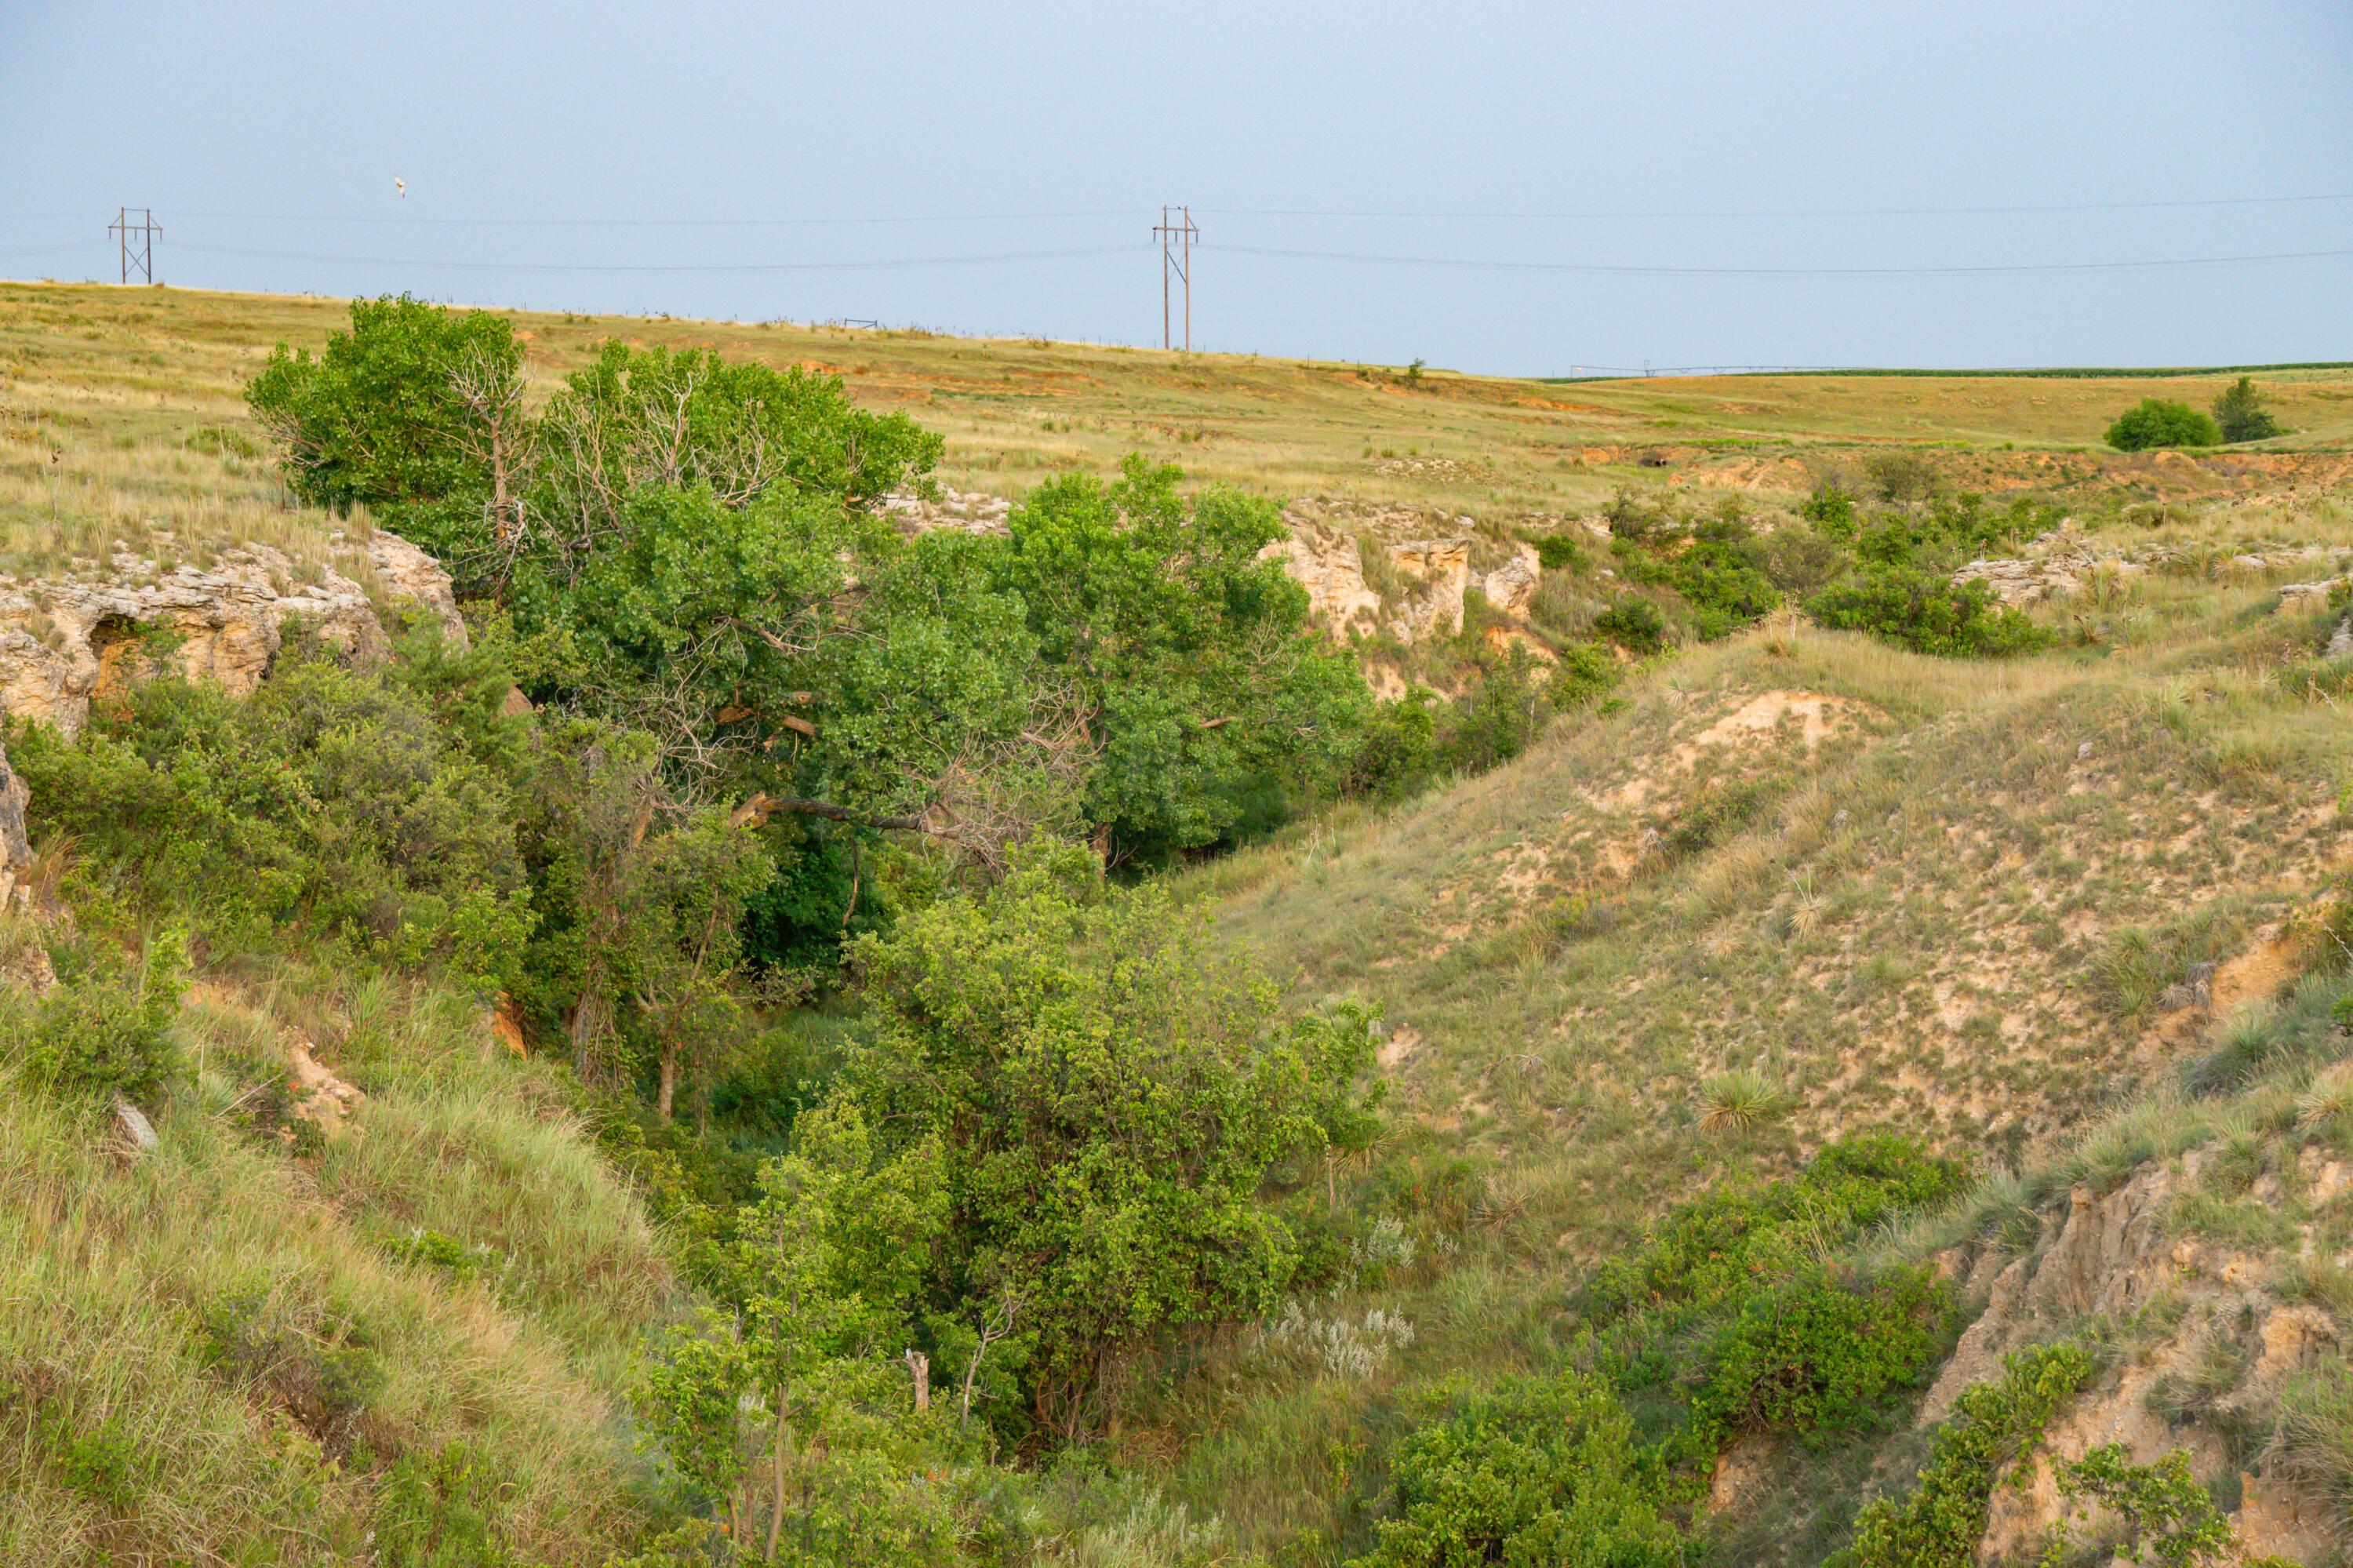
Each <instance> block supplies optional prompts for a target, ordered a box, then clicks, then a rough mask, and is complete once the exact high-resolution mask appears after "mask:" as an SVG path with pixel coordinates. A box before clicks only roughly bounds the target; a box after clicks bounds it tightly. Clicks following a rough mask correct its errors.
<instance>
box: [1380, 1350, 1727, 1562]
mask: <svg viewBox="0 0 2353 1568" xmlns="http://www.w3.org/2000/svg"><path fill="white" fill-rule="evenodd" d="M1684 1490H1685V1489H1683V1487H1682V1486H1681V1485H1680V1483H1679V1480H1678V1478H1676V1477H1675V1476H1673V1475H1672V1472H1671V1471H1670V1470H1669V1468H1668V1467H1667V1464H1666V1461H1665V1459H1664V1457H1663V1456H1662V1453H1661V1451H1660V1449H1659V1448H1658V1447H1657V1446H1655V1445H1652V1444H1650V1443H1646V1442H1644V1441H1643V1440H1642V1439H1641V1436H1640V1435H1639V1434H1638V1433H1637V1432H1636V1430H1635V1428H1634V1424H1633V1422H1632V1421H1631V1420H1630V1418H1629V1417H1628V1415H1627V1414H1626V1411H1625V1408H1624V1406H1623V1405H1622V1404H1620V1401H1619V1399H1618V1396H1617V1394H1616V1393H1615V1391H1613V1390H1612V1389H1611V1388H1610V1387H1609V1384H1608V1383H1605V1382H1601V1381H1599V1380H1597V1379H1594V1378H1592V1377H1590V1376H1588V1375H1586V1374H1583V1373H1579V1372H1564V1373H1561V1374H1560V1375H1558V1376H1556V1377H1551V1378H1529V1379H1524V1380H1521V1381H1519V1382H1515V1383H1510V1384H1507V1385H1506V1386H1504V1388H1502V1389H1500V1390H1498V1391H1497V1392H1495V1393H1491V1394H1486V1395H1482V1396H1478V1397H1474V1398H1472V1399H1469V1400H1466V1401H1464V1402H1462V1403H1461V1404H1460V1405H1459V1406H1458V1407H1457V1408H1456V1409H1455V1410H1453V1411H1452V1412H1451V1413H1450V1414H1447V1415H1446V1416H1444V1417H1443V1418H1441V1419H1440V1420H1436V1421H1432V1422H1430V1423H1428V1424H1427V1425H1422V1426H1421V1427H1419V1428H1418V1429H1417V1430H1416V1431H1415V1432H1414V1434H1413V1435H1412V1436H1409V1437H1408V1438H1407V1439H1406V1440H1405V1442H1404V1443H1403V1444H1402V1445H1401V1446H1399V1448H1398V1454H1397V1457H1396V1459H1395V1460H1394V1462H1393V1463H1392V1466H1391V1469H1390V1493H1391V1496H1390V1499H1389V1503H1390V1509H1391V1517H1389V1518H1388V1519H1386V1520H1383V1521H1382V1522H1381V1525H1380V1532H1379V1536H1378V1539H1377V1543H1376V1545H1375V1546H1374V1548H1373V1550H1372V1551H1371V1552H1367V1553H1366V1554H1365V1555H1363V1556H1361V1557H1358V1558H1356V1559H1355V1568H1472V1564H1480V1563H1512V1564H1520V1565H1525V1568H1536V1565H1538V1564H1544V1565H1546V1568H1550V1565H1555V1564H1557V1565H1561V1568H1681V1565H1682V1564H1683V1563H1686V1562H1688V1561H1689V1560H1690V1558H1691V1555H1692V1547H1691V1543H1690V1542H1688V1541H1687V1540H1686V1539H1685V1538H1684V1536H1683V1532H1682V1531H1680V1530H1679V1529H1677V1528H1676V1526H1675V1525H1674V1524H1673V1523H1672V1521H1671V1519H1670V1517H1669V1511H1670V1510H1671V1508H1672V1505H1673V1504H1674V1503H1675V1502H1677V1501H1679V1500H1683V1496H1684Z"/></svg>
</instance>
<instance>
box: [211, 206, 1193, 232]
mask: <svg viewBox="0 0 2353 1568" xmlns="http://www.w3.org/2000/svg"><path fill="white" fill-rule="evenodd" d="M1146 211H1147V209H1145V208H1141V207H1101V208H1096V209H1093V210H1092V211H1083V212H968V213H939V214H933V213H912V214H902V215H896V216H892V215H886V214H871V215H867V216H863V217H426V216H414V217H412V216H408V215H405V214H404V215H402V216H400V217H376V216H361V215H357V214H353V215H348V216H340V217H339V216H336V215H333V214H327V213H301V212H197V211H193V210H191V211H182V210H179V209H177V208H174V209H172V210H171V211H170V212H168V213H167V214H166V216H168V217H208V218H226V219H231V220H235V221H237V222H243V223H348V224H395V225H408V226H425V227H439V228H828V227H838V226H848V225H864V224H915V223H1047V222H1057V221H1062V220H1066V219H1079V218H1111V217H1127V218H1132V217H1136V216H1138V215H1139V214H1140V213H1146Z"/></svg>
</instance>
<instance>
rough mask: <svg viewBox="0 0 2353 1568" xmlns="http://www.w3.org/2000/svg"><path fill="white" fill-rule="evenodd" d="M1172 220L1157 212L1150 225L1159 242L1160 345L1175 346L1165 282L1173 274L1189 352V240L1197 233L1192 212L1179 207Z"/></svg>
mask: <svg viewBox="0 0 2353 1568" xmlns="http://www.w3.org/2000/svg"><path fill="white" fill-rule="evenodd" d="M1176 213H1177V218H1176V222H1174V223H1171V222H1170V221H1169V220H1168V209H1167V208H1166V207H1162V208H1161V209H1160V221H1159V223H1157V224H1156V225H1155V226H1154V228H1153V230H1152V237H1153V238H1155V239H1157V240H1159V241H1160V346H1161V347H1163V348H1174V347H1176V342H1175V339H1174V335H1173V334H1172V333H1171V332H1170V330H1169V328H1170V322H1169V315H1168V280H1169V278H1170V276H1171V275H1172V274H1173V275H1174V276H1175V278H1176V281H1178V282H1180V283H1182V284H1184V285H1185V352H1186V353H1187V354H1190V353H1192V352H1193V241H1195V240H1196V239H1198V238H1201V231H1200V230H1199V229H1198V228H1194V227H1193V209H1192V208H1191V207H1178V208H1177V209H1176Z"/></svg>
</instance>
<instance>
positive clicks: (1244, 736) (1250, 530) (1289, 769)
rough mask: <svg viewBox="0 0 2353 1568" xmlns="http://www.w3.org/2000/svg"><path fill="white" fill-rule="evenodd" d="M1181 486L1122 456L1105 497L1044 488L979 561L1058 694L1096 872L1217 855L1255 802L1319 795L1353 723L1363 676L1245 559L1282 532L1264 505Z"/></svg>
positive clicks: (1331, 778)
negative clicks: (1024, 627)
mask: <svg viewBox="0 0 2353 1568" xmlns="http://www.w3.org/2000/svg"><path fill="white" fill-rule="evenodd" d="M1181 478H1182V475H1181V473H1180V472H1179V471H1177V470H1176V469H1175V468H1173V467H1168V466H1159V467H1155V466H1153V465H1151V464H1148V463H1146V462H1145V461H1144V460H1143V459H1141V458H1139V457H1130V458H1129V459H1128V460H1127V461H1126V462H1125V463H1124V465H1123V466H1122V468H1121V471H1120V478H1119V479H1118V480H1117V481H1116V482H1113V483H1111V484H1108V485H1106V484H1104V483H1103V482H1100V481H1098V480H1095V479H1093V478H1092V477H1089V476H1087V475H1083V474H1073V475H1069V476H1066V477H1063V478H1060V479H1056V480H1052V481H1050V482H1047V483H1046V484H1043V485H1041V486H1039V488H1038V489H1037V490H1036V491H1035V492H1033V493H1031V494H1030V496H1029V500H1028V501H1027V502H1026V503H1023V504H1022V505H1021V506H1020V507H1019V508H1018V509H1017V510H1016V511H1015V513H1014V514H1013V515H1012V518H1011V519H1010V529H1011V534H1010V537H1009V538H1008V540H1006V541H1005V543H1004V545H1003V546H1002V548H1001V549H1000V550H998V551H997V552H996V553H995V560H996V565H997V584H998V586H999V587H1001V588H1003V589H1005V590H1006V591H1008V592H1009V593H1012V594H1014V595H1016V596H1018V599H1019V600H1020V602H1021V604H1022V605H1023V607H1024V609H1025V610H1026V613H1027V615H1028V618H1029V628H1030V630H1031V632H1032V633H1033V634H1034V635H1035V637H1036V638H1037V645H1038V656H1039V664H1040V667H1041V668H1040V675H1041V680H1042V681H1043V682H1045V683H1056V684H1059V685H1060V687H1061V688H1062V689H1064V690H1066V691H1067V692H1068V693H1069V694H1070V698H1071V708H1072V712H1073V716H1074V718H1075V720H1076V723H1077V725H1078V726H1079V728H1080V730H1081V732H1082V735H1083V736H1084V737H1085V743H1086V745H1087V747H1088V748H1089V749H1090V750H1091V751H1092V752H1093V753H1094V755H1095V756H1096V758H1097V760H1096V762H1095V763H1094V765H1093V767H1092V770H1091V772H1090V776H1089V779H1088V786H1087V814H1088V818H1089V821H1090V823H1091V825H1092V828H1093V829H1094V831H1095V832H1097V833H1098V834H1099V835H1100V836H1099V843H1100V844H1101V846H1102V847H1103V850H1104V851H1105V853H1106V857H1107V858H1108V859H1110V860H1111V861H1112V862H1113V863H1121V862H1124V861H1128V860H1133V859H1142V860H1145V861H1158V860H1165V859H1166V858H1168V857H1169V856H1171V855H1173V854H1175V853H1181V852H1184V851H1187V850H1196V849H1200V848H1203V847H1205V846H1208V845H1209V844H1213V843H1216V842H1219V841H1220V840H1221V839H1224V838H1227V837H1228V836H1229V835H1230V834H1232V833H1233V832H1235V831H1236V829H1237V828H1238V827H1240V826H1242V825H1243V824H1245V823H1246V822H1247V821H1249V820H1250V817H1251V816H1252V814H1253V812H1254V810H1255V811H1259V812H1260V813H1261V814H1264V810H1263V808H1261V807H1258V806H1256V805H1255V802H1257V801H1258V800H1262V799H1263V798H1265V797H1268V796H1270V795H1271V796H1273V797H1275V798H1276V799H1278V800H1282V799H1295V798H1297V797H1299V796H1302V795H1312V794H1314V793H1316V792H1318V791H1319V790H1328V789H1334V788H1336V786H1337V783H1338V781H1339V779H1340V778H1341V777H1342V776H1343V774H1344V772H1345V768H1346V766H1347V763H1348V761H1349V756H1350V752H1351V751H1352V750H1353V745H1354V741H1355V738H1356V736H1358V735H1360V734H1361V733H1362V731H1363V729H1364V727H1365V725H1366V721H1367V719H1368V718H1369V716H1370V711H1371V699H1370V696H1369V694H1368V693H1367V692H1366V688H1365V684H1364V678H1363V676H1362V675H1361V674H1360V673H1358V672H1357V670H1356V667H1355V666H1354V664H1353V663H1352V662H1350V661H1349V660H1348V659H1347V657H1346V656H1345V654H1344V653H1342V652H1339V651H1337V650H1335V649H1334V648H1333V647H1332V645H1331V644H1330V642H1329V641H1327V640H1325V639H1324V638H1322V637H1320V636H1318V635H1317V634H1316V632H1315V630H1314V628H1313V627H1312V626H1311V624H1310V622H1309V620H1308V607H1307V595H1306V590H1305V589H1303V588H1301V587H1300V586H1299V585H1298V584H1297V583H1295V582H1293V580H1292V579H1291V578H1290V577H1288V576H1286V575H1285V574H1284V572H1283V570H1282V564H1281V563H1280V562H1279V561H1276V560H1272V559H1264V558H1261V551H1262V550H1264V549H1265V547H1266V546H1268V545H1270V544H1271V543H1273V542H1274V541H1275V540H1277V539H1280V538H1282V536H1283V533H1284V529H1283V524H1282V516H1281V514H1280V513H1279V511H1278V510H1277V509H1276V507H1275V506H1274V504H1273V503H1271V502H1267V501H1262V500H1257V499H1254V498H1251V497H1248V496H1244V495H1240V494H1238V493H1233V492H1230V491H1223V490H1211V491H1208V492H1207V493H1203V494H1201V495H1199V496H1197V497H1193V498H1191V499H1187V497H1185V496H1184V495H1183V494H1182V493H1180V492H1179V491H1178V489H1177V484H1178V482H1179V480H1180V479H1181ZM1281 814H1282V810H1281V808H1280V807H1278V808H1276V810H1275V812H1274V815H1276V816H1277V817H1278V818H1279V816H1280V815H1281Z"/></svg>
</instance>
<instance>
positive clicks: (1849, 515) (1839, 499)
mask: <svg viewBox="0 0 2353 1568" xmlns="http://www.w3.org/2000/svg"><path fill="white" fill-rule="evenodd" d="M1798 515H1799V516H1800V517H1802V518H1804V519H1805V520H1806V521H1807V522H1809V523H1811V524H1813V525H1814V526H1815V527H1816V528H1818V529H1820V531H1821V532H1822V533H1823V534H1825V535H1828V536H1829V537H1830V538H1831V539H1832V540H1834V541H1836V542H1837V543H1839V544H1841V545H1843V544H1846V543H1848V542H1849V541H1850V540H1852V538H1853V537H1854V497H1853V496H1852V495H1849V494H1848V493H1846V492H1845V491H1843V490H1841V489H1840V488H1839V487H1838V486H1837V485H1835V484H1825V485H1822V486H1821V487H1820V488H1819V489H1817V490H1816V491H1815V492H1814V493H1812V494H1811V495H1809V496H1808V497H1806V499H1805V500H1803V501H1801V502H1799V503H1798Z"/></svg>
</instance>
